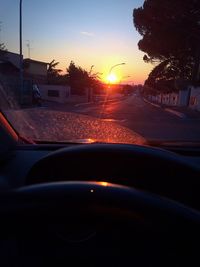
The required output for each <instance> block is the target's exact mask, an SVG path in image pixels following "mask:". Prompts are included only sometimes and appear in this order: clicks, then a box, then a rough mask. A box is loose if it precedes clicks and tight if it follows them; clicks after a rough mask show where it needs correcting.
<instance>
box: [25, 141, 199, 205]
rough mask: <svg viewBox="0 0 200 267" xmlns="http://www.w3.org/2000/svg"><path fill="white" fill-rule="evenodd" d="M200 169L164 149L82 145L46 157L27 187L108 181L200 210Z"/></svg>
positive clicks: (120, 145) (33, 168) (30, 176)
mask: <svg viewBox="0 0 200 267" xmlns="http://www.w3.org/2000/svg"><path fill="white" fill-rule="evenodd" d="M199 175H200V170H199V168H197V167H196V166H193V165H191V164H189V163H188V162H186V161H185V160H184V159H183V158H181V157H179V156H178V155H176V154H174V153H172V152H169V151H165V150H162V149H157V148H152V147H146V146H137V145H122V144H93V145H78V146H72V147H67V148H64V149H59V150H57V151H55V152H53V153H50V154H49V155H47V156H46V157H44V158H42V159H41V160H39V161H38V162H36V164H34V166H33V167H32V168H31V170H30V171H29V173H28V175H27V178H26V181H25V184H27V185H31V184H38V183H46V182H56V181H67V180H72V181H76V180H78V181H85V180H87V181H93V180H95V181H102V180H104V181H107V182H110V183H114V184H116V183H117V184H122V185H125V186H126V185H127V186H133V187H136V188H138V189H142V190H145V191H148V192H153V193H156V194H159V195H161V196H166V197H168V198H171V199H174V200H178V201H180V202H182V203H184V204H187V205H191V206H192V207H195V208H198V209H199V208H200V204H199V188H200V180H199Z"/></svg>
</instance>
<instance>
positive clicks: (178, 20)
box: [133, 0, 200, 85]
mask: <svg viewBox="0 0 200 267" xmlns="http://www.w3.org/2000/svg"><path fill="white" fill-rule="evenodd" d="M133 20H134V25H135V27H136V29H137V31H138V32H139V33H140V34H141V35H142V37H143V38H142V40H140V41H139V43H138V47H139V49H140V50H142V51H143V52H145V53H146V55H145V56H144V58H143V59H144V61H145V62H151V63H159V64H160V65H158V66H156V67H155V69H154V70H153V71H152V73H151V74H150V76H149V79H148V82H149V83H150V84H151V83H152V82H153V84H154V85H155V84H157V85H158V81H159V83H161V82H162V83H164V82H165V84H169V81H170V83H171V81H172V80H173V79H174V80H175V79H182V80H192V81H193V82H194V81H197V80H198V79H199V77H198V75H197V74H198V70H199V63H200V1H199V0H184V1H183V0H168V1H162V0H145V2H144V4H143V6H142V7H140V8H137V9H134V11H133Z"/></svg>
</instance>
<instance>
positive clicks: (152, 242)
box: [0, 182, 200, 266]
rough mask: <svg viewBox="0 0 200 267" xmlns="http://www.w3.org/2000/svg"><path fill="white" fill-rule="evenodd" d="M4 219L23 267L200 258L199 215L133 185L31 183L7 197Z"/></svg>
mask: <svg viewBox="0 0 200 267" xmlns="http://www.w3.org/2000/svg"><path fill="white" fill-rule="evenodd" d="M0 216H1V230H0V237H1V239H3V238H5V236H6V238H8V234H9V236H11V237H12V238H13V236H15V238H16V240H17V242H18V243H17V244H20V248H21V249H19V251H20V252H19V255H20V257H19V256H16V258H15V257H14V258H12V259H9V260H11V261H12V260H14V261H17V260H19V258H20V266H27V262H28V265H29V266H36V265H37V266H47V265H48V266H55V265H56V266H66V265H67V264H68V265H69V266H80V264H81V265H83V266H130V265H131V266H132V265H135V266H147V265H148V266H183V265H184V266H186V265H187V264H188V266H192V263H193V262H194V263H195V265H197V266H198V265H199V264H198V263H200V262H199V257H198V255H199V253H198V252H199V251H198V249H199V247H198V245H196V244H198V242H199V232H200V231H199V226H200V213H199V212H198V211H194V210H192V209H190V208H187V207H185V206H183V205H180V204H179V203H177V202H175V201H171V200H169V199H166V198H161V197H159V196H157V195H154V194H149V193H146V192H143V191H140V190H137V189H134V188H132V187H127V186H121V185H115V184H109V183H106V182H102V183H101V182H59V183H48V184H38V185H32V186H27V187H24V188H21V189H17V190H14V191H13V192H9V193H7V194H5V195H2V196H1V201H0ZM196 241H198V242H197V243H196ZM1 253H2V252H1ZM4 257H5V255H1V259H2V258H4ZM30 259H31V260H30ZM84 264H85V265H84ZM1 266H3V265H1Z"/></svg>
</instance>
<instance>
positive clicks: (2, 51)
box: [0, 43, 7, 59]
mask: <svg viewBox="0 0 200 267" xmlns="http://www.w3.org/2000/svg"><path fill="white" fill-rule="evenodd" d="M6 52H7V49H6V46H5V44H4V43H0V59H2V58H3V59H4V58H5V55H6Z"/></svg>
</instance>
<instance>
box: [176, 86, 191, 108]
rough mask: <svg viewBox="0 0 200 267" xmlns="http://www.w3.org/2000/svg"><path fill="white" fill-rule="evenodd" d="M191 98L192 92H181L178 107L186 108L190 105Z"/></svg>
mask: <svg viewBox="0 0 200 267" xmlns="http://www.w3.org/2000/svg"><path fill="white" fill-rule="evenodd" d="M189 97H190V90H189V89H188V90H182V91H179V99H178V106H179V107H186V106H188V103H189Z"/></svg>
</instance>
